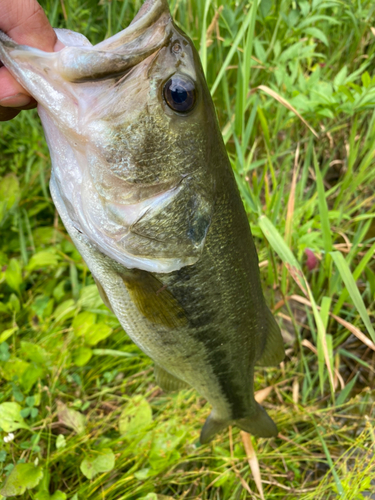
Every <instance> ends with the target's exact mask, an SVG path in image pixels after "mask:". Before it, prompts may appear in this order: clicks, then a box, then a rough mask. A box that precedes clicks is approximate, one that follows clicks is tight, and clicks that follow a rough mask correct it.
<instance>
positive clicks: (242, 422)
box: [199, 403, 278, 444]
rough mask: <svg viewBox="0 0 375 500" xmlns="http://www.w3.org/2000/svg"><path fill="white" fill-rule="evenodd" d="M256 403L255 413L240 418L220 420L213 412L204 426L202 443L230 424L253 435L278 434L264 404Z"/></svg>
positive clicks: (268, 435)
mask: <svg viewBox="0 0 375 500" xmlns="http://www.w3.org/2000/svg"><path fill="white" fill-rule="evenodd" d="M255 405H256V406H255V414H254V415H251V416H250V417H245V418H240V419H238V420H226V421H220V420H218V419H216V418H215V417H214V416H213V415H212V413H211V414H210V415H209V416H208V418H207V420H206V422H205V423H204V426H203V427H202V430H201V435H200V438H199V440H200V442H201V443H202V444H205V443H208V442H209V441H211V439H213V437H214V436H215V434H217V433H218V432H221V431H222V430H224V429H225V428H226V427H227V426H228V425H236V426H237V427H239V428H240V429H241V430H243V431H246V432H249V433H250V434H253V436H258V437H265V438H269V437H274V436H277V432H278V431H277V427H276V424H275V422H274V421H273V420H272V418H271V417H270V416H269V415H268V413H267V412H266V410H265V409H264V408H263V407H262V406H260V405H259V404H258V403H255Z"/></svg>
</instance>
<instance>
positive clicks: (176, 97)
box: [163, 75, 196, 113]
mask: <svg viewBox="0 0 375 500" xmlns="http://www.w3.org/2000/svg"><path fill="white" fill-rule="evenodd" d="M163 95H164V99H165V102H166V103H167V104H168V106H169V107H170V108H171V109H173V111H178V112H180V113H188V112H189V111H191V110H192V109H193V108H194V105H195V101H196V91H195V83H194V82H193V81H192V80H190V78H188V77H187V76H182V75H174V76H172V78H170V79H169V80H168V81H167V83H166V84H165V85H164V88H163Z"/></svg>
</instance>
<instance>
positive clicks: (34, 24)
mask: <svg viewBox="0 0 375 500" xmlns="http://www.w3.org/2000/svg"><path fill="white" fill-rule="evenodd" d="M0 29H1V30H2V31H4V32H5V33H6V34H7V35H9V36H10V37H11V38H12V39H13V40H14V41H15V42H17V43H20V44H24V45H29V46H31V47H35V48H38V49H41V50H45V51H46V52H53V51H54V49H55V45H56V43H57V38H56V34H55V32H54V30H53V29H52V26H51V25H50V24H49V22H48V19H47V16H46V15H45V13H44V11H43V9H42V7H41V6H40V5H39V3H38V2H37V1H36V0H0ZM0 65H1V62H0ZM1 66H2V65H1ZM35 106H36V101H35V100H34V99H33V98H32V97H31V96H30V95H29V94H28V93H27V91H26V90H25V89H24V88H23V87H22V86H21V85H20V84H19V83H18V82H17V81H16V80H15V79H14V78H13V77H12V76H11V75H10V73H9V71H8V70H7V69H6V68H5V67H0V121H4V120H10V119H11V118H13V117H14V116H16V115H17V114H18V113H19V112H20V110H21V109H30V108H33V107H35Z"/></svg>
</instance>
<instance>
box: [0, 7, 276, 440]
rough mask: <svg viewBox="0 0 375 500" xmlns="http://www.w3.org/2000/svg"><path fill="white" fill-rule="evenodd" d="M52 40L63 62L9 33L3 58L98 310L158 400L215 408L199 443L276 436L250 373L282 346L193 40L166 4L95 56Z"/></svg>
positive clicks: (272, 361) (96, 49)
mask: <svg viewBox="0 0 375 500" xmlns="http://www.w3.org/2000/svg"><path fill="white" fill-rule="evenodd" d="M56 32H57V35H58V37H59V39H60V40H61V41H62V43H64V44H65V45H66V47H65V48H64V49H63V50H62V51H60V52H57V53H45V52H42V51H39V50H36V49H33V48H30V47H26V46H18V45H17V44H15V43H14V42H13V41H12V40H10V39H9V38H8V37H7V36H6V35H4V34H2V33H1V32H0V59H1V60H2V61H3V63H4V64H5V65H6V66H7V67H8V68H9V70H10V71H11V72H12V74H13V75H14V76H15V77H16V78H17V79H18V81H19V82H20V83H21V84H22V85H23V86H24V87H25V88H26V89H27V90H28V91H29V92H30V93H31V94H32V95H33V96H34V97H35V99H36V100H37V101H38V103H39V106H38V111H39V114H40V116H41V119H42V122H43V126H44V130H45V134H46V137H47V141H48V144H49V148H50V152H51V158H52V165H53V169H52V176H51V184H50V189H51V193H52V197H53V200H54V203H55V205H56V208H57V210H58V212H59V214H60V216H61V219H62V221H63V223H64V225H65V227H66V229H67V230H68V232H69V234H70V236H71V238H72V240H73V242H74V243H75V245H76V246H77V249H78V250H79V252H80V253H81V255H82V257H83V258H84V260H85V262H86V263H87V265H88V267H89V269H90V271H91V272H92V274H93V276H94V278H95V281H96V283H97V285H98V288H99V291H100V294H101V296H102V298H103V301H104V302H105V304H106V305H107V306H108V307H109V308H110V309H111V310H112V311H113V312H114V313H115V315H116V316H117V318H118V319H119V321H120V323H121V325H122V326H123V328H124V330H125V331H126V332H127V333H128V335H129V336H130V337H131V338H132V340H133V341H134V342H135V343H136V344H137V345H138V346H139V347H140V348H141V349H142V350H143V351H144V352H145V353H146V354H147V355H148V356H150V358H152V359H153V361H154V362H155V376H156V381H157V383H158V384H159V385H160V386H161V387H162V388H163V389H164V390H178V389H180V388H182V387H187V386H190V387H193V388H195V389H196V390H197V391H198V392H199V393H200V394H201V395H202V396H203V397H205V398H206V399H207V400H208V401H209V402H210V403H211V405H212V407H213V409H212V412H211V414H210V416H209V417H208V419H207V421H206V423H205V424H204V426H203V429H202V432H201V437H200V440H201V442H202V443H205V442H208V441H209V440H211V439H212V438H213V436H214V435H215V434H216V433H217V432H219V431H220V430H222V429H224V428H225V427H226V426H228V425H237V426H238V427H240V428H241V429H243V430H245V431H247V432H250V433H252V434H254V435H257V436H262V437H270V436H274V435H276V434H277V429H276V426H275V424H274V422H273V421H272V420H271V418H270V417H269V416H268V414H267V413H266V412H265V410H264V409H263V408H262V407H261V406H260V405H259V404H258V403H257V402H256V401H255V399H254V367H255V365H258V366H269V365H277V364H278V363H280V362H281V361H282V360H283V358H284V348H283V342H282V337H281V333H280V330H279V328H278V326H277V324H276V322H275V320H274V318H273V316H272V314H271V312H270V310H269V309H268V307H267V305H266V303H265V300H264V297H263V293H262V289H261V283H260V275H259V268H258V257H257V253H256V250H255V247H254V243H253V239H252V236H251V232H250V228H249V223H248V220H247V216H246V213H245V210H244V208H243V205H242V202H241V199H240V195H239V192H238V189H237V186H236V182H235V179H234V176H233V172H232V170H231V166H230V163H229V160H228V156H227V153H226V150H225V146H224V143H223V140H222V136H221V133H220V129H219V126H218V123H217V118H216V114H215V110H214V107H213V103H212V99H211V96H210V93H209V90H208V88H207V84H206V82H205V78H204V75H203V71H202V68H201V65H200V61H199V56H198V54H197V52H196V50H195V48H194V46H193V44H192V42H191V40H190V39H189V38H188V37H187V36H186V35H185V34H184V33H183V32H181V30H179V29H178V28H177V27H176V26H175V25H174V23H173V21H172V19H171V16H170V13H169V9H168V6H167V4H166V2H165V0H150V1H146V2H145V4H144V5H143V7H142V8H141V10H140V12H139V13H138V15H137V16H136V18H135V19H134V21H133V22H132V24H131V25H130V26H129V27H128V28H127V29H126V30H124V31H123V32H121V33H119V34H117V35H115V36H114V37H112V38H110V39H108V40H105V41H104V42H102V43H101V44H98V45H96V46H92V45H91V44H90V42H88V40H87V39H85V38H84V37H83V36H82V35H79V34H77V33H73V32H70V31H66V30H56Z"/></svg>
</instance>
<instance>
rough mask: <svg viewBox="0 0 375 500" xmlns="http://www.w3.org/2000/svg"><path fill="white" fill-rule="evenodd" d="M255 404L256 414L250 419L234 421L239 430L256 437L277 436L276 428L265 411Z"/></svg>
mask: <svg viewBox="0 0 375 500" xmlns="http://www.w3.org/2000/svg"><path fill="white" fill-rule="evenodd" d="M255 404H256V413H255V415H251V417H245V418H240V419H238V420H236V421H235V425H237V426H238V427H239V428H240V429H241V430H243V431H246V432H249V433H250V434H253V435H254V436H258V437H265V438H268V437H274V436H277V432H278V431H277V427H276V424H275V422H274V421H273V420H272V418H271V417H270V416H269V415H268V413H267V412H266V410H265V409H264V408H263V407H262V406H260V405H259V404H258V403H255Z"/></svg>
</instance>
